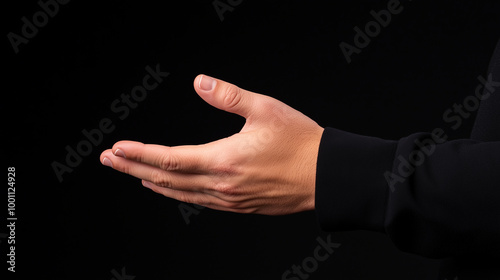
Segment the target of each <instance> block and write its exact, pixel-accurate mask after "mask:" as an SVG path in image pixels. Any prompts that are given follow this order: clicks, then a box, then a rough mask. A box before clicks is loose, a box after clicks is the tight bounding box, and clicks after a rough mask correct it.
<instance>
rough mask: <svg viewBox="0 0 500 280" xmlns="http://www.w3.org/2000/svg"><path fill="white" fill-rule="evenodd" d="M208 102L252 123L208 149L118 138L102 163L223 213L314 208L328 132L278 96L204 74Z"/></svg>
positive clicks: (201, 83)
mask: <svg viewBox="0 0 500 280" xmlns="http://www.w3.org/2000/svg"><path fill="white" fill-rule="evenodd" d="M193 85H194V89H195V91H196V92H197V93H198V95H199V96H200V97H201V98H202V99H203V100H205V101H206V102H207V103H208V104H210V105H212V106H214V107H216V108H219V109H221V110H225V111H227V112H231V113H234V114H238V115H240V116H242V117H244V118H245V119H246V122H245V125H244V126H243V128H242V129H241V131H240V132H239V133H236V134H234V135H232V136H230V137H227V138H224V139H220V140H217V141H214V142H210V143H207V144H203V145H190V146H175V147H167V146H161V145H153V144H144V143H140V142H134V141H119V142H117V143H115V144H114V145H113V148H112V149H108V150H105V151H104V152H102V154H101V156H100V160H101V163H102V164H104V165H107V166H109V167H111V168H113V169H115V170H117V171H120V172H123V173H127V174H130V175H132V176H134V177H137V178H139V179H142V184H143V186H145V187H147V188H149V189H151V190H153V191H154V192H156V193H159V194H162V195H164V196H167V197H170V198H173V199H176V200H179V201H183V202H187V203H194V204H198V205H202V206H205V207H209V208H212V209H216V210H222V211H231V212H237V213H257V214H264V215H284V214H291V213H296V212H301V211H307V210H313V209H314V195H315V177H316V160H317V157H318V149H319V143H320V140H321V136H322V134H323V128H322V127H320V126H319V125H318V124H317V123H316V122H314V121H313V120H311V119H310V118H308V117H307V116H305V115H304V114H302V113H300V112H299V111H297V110H295V109H293V108H291V107H289V106H288V105H286V104H284V103H283V102H281V101H279V100H276V99H274V98H272V97H269V96H266V95H262V94H258V93H253V92H250V91H247V90H244V89H240V88H239V87H237V86H235V85H232V84H230V83H227V82H224V81H222V80H218V79H214V78H211V77H209V76H206V75H199V76H197V77H196V78H195V80H194V83H193Z"/></svg>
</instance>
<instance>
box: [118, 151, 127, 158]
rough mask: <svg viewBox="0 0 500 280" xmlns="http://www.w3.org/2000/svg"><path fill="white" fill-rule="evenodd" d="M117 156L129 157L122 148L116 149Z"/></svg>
mask: <svg viewBox="0 0 500 280" xmlns="http://www.w3.org/2000/svg"><path fill="white" fill-rule="evenodd" d="M115 156H117V157H122V158H127V157H126V156H125V153H124V152H123V151H122V150H120V149H116V151H115Z"/></svg>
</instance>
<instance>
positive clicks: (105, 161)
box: [102, 157, 113, 167]
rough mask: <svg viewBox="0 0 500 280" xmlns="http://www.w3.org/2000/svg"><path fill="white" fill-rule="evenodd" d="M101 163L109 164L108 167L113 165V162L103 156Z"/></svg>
mask: <svg viewBox="0 0 500 280" xmlns="http://www.w3.org/2000/svg"><path fill="white" fill-rule="evenodd" d="M102 164H103V165H106V166H109V167H113V163H112V162H111V160H109V158H107V157H105V158H103V159H102Z"/></svg>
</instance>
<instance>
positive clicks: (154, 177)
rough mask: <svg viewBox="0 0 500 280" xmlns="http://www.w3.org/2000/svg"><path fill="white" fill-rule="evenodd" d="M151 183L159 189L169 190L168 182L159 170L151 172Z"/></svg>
mask: <svg viewBox="0 0 500 280" xmlns="http://www.w3.org/2000/svg"><path fill="white" fill-rule="evenodd" d="M151 182H153V184H155V185H157V186H160V187H164V188H171V182H170V180H168V178H167V177H166V175H165V173H163V172H161V171H160V170H153V171H151Z"/></svg>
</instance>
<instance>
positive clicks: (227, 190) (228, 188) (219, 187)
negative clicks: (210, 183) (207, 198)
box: [215, 182, 238, 196]
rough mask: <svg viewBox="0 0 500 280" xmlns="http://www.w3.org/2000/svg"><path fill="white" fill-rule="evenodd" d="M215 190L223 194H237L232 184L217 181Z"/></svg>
mask: <svg viewBox="0 0 500 280" xmlns="http://www.w3.org/2000/svg"><path fill="white" fill-rule="evenodd" d="M215 190H216V191H217V192H218V193H220V194H223V195H225V196H236V195H238V191H237V187H235V186H234V185H232V184H228V183H224V182H219V183H217V184H216V185H215Z"/></svg>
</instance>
